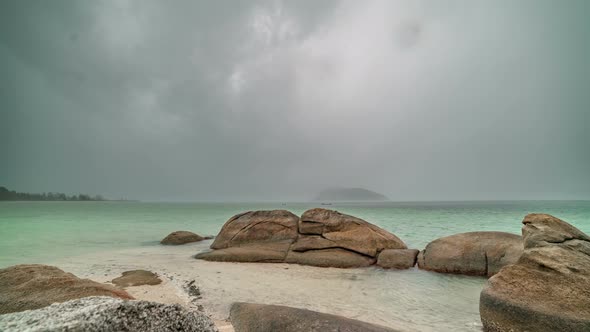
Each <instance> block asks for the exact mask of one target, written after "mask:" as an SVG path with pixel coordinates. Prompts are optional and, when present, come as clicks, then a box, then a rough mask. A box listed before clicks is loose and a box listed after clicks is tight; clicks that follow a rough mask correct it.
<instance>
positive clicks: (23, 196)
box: [0, 186, 106, 201]
mask: <svg viewBox="0 0 590 332" xmlns="http://www.w3.org/2000/svg"><path fill="white" fill-rule="evenodd" d="M105 200H106V199H105V198H104V197H102V196H101V195H95V196H91V195H87V194H78V195H66V194H64V193H52V192H48V193H40V194H35V193H21V192H16V191H14V190H8V189H7V188H6V187H2V186H0V201H105Z"/></svg>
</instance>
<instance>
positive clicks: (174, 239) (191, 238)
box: [160, 231, 207, 245]
mask: <svg viewBox="0 0 590 332" xmlns="http://www.w3.org/2000/svg"><path fill="white" fill-rule="evenodd" d="M206 239H207V237H203V236H200V235H198V234H195V233H193V232H189V231H176V232H172V233H170V234H168V236H166V237H165V238H164V239H162V241H160V243H161V244H166V245H180V244H186V243H192V242H199V241H203V240H206Z"/></svg>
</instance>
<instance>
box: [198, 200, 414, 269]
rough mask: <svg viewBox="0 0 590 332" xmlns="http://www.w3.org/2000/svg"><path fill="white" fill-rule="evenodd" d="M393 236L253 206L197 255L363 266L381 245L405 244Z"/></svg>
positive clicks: (347, 222)
mask: <svg viewBox="0 0 590 332" xmlns="http://www.w3.org/2000/svg"><path fill="white" fill-rule="evenodd" d="M404 248H406V245H405V244H404V243H403V241H401V240H400V239H399V238H398V237H397V236H395V235H393V234H391V233H389V232H387V231H385V230H383V229H381V228H379V227H377V226H375V225H372V224H370V223H368V222H366V221H364V220H362V219H359V218H356V217H353V216H349V215H345V214H342V213H339V212H337V211H333V210H326V209H311V210H308V211H306V212H305V213H303V215H302V216H301V219H300V218H298V217H297V216H296V215H294V214H292V213H291V212H289V211H285V210H274V211H253V212H252V211H251V212H246V213H242V214H238V215H236V216H234V217H232V218H231V219H230V220H228V221H227V222H226V223H225V224H224V225H223V228H222V229H221V231H220V232H219V235H218V236H217V237H216V239H215V242H213V244H212V245H211V249H216V250H214V251H211V252H206V253H200V254H198V255H196V256H195V257H196V258H199V259H204V260H209V261H224V262H285V263H295V264H302V265H312V266H321V267H340V268H352V267H364V266H369V265H372V264H374V263H375V261H376V256H377V255H378V253H379V252H381V251H382V250H384V249H404Z"/></svg>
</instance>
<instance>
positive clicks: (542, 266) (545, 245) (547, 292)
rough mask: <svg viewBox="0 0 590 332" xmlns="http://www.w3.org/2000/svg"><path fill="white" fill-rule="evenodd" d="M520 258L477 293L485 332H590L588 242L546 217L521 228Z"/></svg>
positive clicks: (533, 219) (531, 219) (530, 219)
mask: <svg viewBox="0 0 590 332" xmlns="http://www.w3.org/2000/svg"><path fill="white" fill-rule="evenodd" d="M522 223H523V224H524V226H523V228H522V234H523V238H524V252H523V254H522V255H521V256H520V258H519V260H518V261H517V262H516V264H513V265H509V266H506V267H504V268H503V269H502V270H500V272H498V273H497V274H496V275H495V276H493V277H492V278H490V279H489V280H488V282H487V284H486V286H485V287H484V289H483V291H482V292H481V296H480V304H479V308H480V314H481V321H482V323H483V326H484V330H485V331H494V332H504V331H515V332H516V331H536V332H550V331H570V332H575V331H580V332H581V331H590V237H589V236H588V235H586V234H584V233H583V232H581V231H580V230H578V229H577V228H575V227H574V226H572V225H570V224H568V223H567V222H565V221H563V220H560V219H558V218H555V217H553V216H550V215H547V214H529V215H527V216H526V217H525V218H524V220H523V222H522Z"/></svg>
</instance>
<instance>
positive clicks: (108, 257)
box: [0, 201, 590, 332]
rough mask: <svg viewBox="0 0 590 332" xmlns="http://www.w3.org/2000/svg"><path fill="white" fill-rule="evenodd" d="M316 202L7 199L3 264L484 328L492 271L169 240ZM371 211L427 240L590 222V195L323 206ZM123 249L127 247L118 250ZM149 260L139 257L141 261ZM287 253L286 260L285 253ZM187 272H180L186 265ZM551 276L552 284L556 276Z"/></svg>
mask: <svg viewBox="0 0 590 332" xmlns="http://www.w3.org/2000/svg"><path fill="white" fill-rule="evenodd" d="M316 206H317V205H316V204H310V203H286V204H285V205H283V204H281V203H252V204H249V203H231V204H230V203H224V204H222V203H218V204H204V203H136V202H3V203H0V267H4V266H9V265H14V264H20V263H48V264H52V263H54V262H57V265H58V266H60V267H62V268H64V269H65V270H66V271H71V272H74V273H75V274H77V275H86V276H88V275H89V274H90V275H91V276H101V275H103V274H105V273H111V272H109V271H111V269H117V271H119V270H121V271H125V270H126V269H130V268H137V266H139V267H141V268H148V269H152V270H153V269H155V270H157V271H164V272H166V273H168V274H170V275H172V274H174V275H175V280H181V279H182V278H186V280H189V279H193V278H194V279H195V280H197V282H198V283H199V284H200V286H201V287H202V288H201V289H202V290H203V291H204V292H205V293H206V294H207V296H205V297H204V298H203V300H201V301H202V302H201V303H202V304H203V306H204V307H205V308H208V310H209V313H210V314H212V315H213V316H214V317H215V318H216V319H218V320H223V319H226V318H227V316H228V308H229V305H230V304H231V303H232V302H235V301H246V302H258V303H275V304H283V305H290V306H295V307H301V308H309V309H312V310H317V311H322V312H329V313H334V314H339V315H343V316H346V317H351V318H356V319H360V320H364V321H368V322H374V323H377V324H381V325H385V326H391V327H394V328H397V329H399V330H401V331H420V332H423V331H428V332H431V331H432V332H434V331H437V332H438V331H453V332H458V331H465V332H474V331H481V322H480V317H479V309H478V308H479V293H480V291H481V289H482V287H483V285H484V283H485V278H481V277H470V276H460V275H449V274H440V273H433V272H427V271H422V270H419V269H409V270H403V271H395V270H383V269H380V268H375V267H371V268H366V269H350V270H348V269H324V268H314V267H300V266H289V267H288V268H287V267H281V266H279V265H281V264H234V263H217V264H221V265H216V264H209V262H204V261H198V260H194V259H192V258H191V256H192V255H194V254H195V253H197V252H198V251H202V250H206V248H207V243H197V244H193V245H187V246H180V247H163V246H160V245H159V240H160V239H162V238H163V237H164V236H166V235H167V234H168V233H170V232H172V231H175V230H190V231H194V232H197V233H200V234H205V235H215V234H217V233H218V231H219V229H220V228H221V226H222V225H223V223H224V222H225V221H226V220H227V219H229V218H230V217H231V216H233V215H234V214H236V213H239V212H241V211H247V210H258V209H288V210H290V211H292V212H294V213H296V214H301V213H302V212H303V211H305V210H306V209H308V208H311V207H316ZM324 207H327V208H331V209H336V210H338V211H341V212H343V213H347V214H351V215H354V216H358V217H361V218H363V219H365V220H367V221H369V222H372V223H374V224H377V225H379V226H381V227H383V228H384V229H386V230H389V231H391V232H393V233H395V234H396V235H397V236H398V237H400V238H401V239H402V240H404V241H405V242H406V244H407V245H408V247H410V248H417V249H423V248H424V246H425V245H426V244H427V243H428V242H430V241H432V240H434V239H436V238H439V237H442V236H446V235H451V234H455V233H460V232H468V231H478V230H498V231H506V232H512V233H517V234H519V233H520V229H521V220H522V218H523V217H524V216H525V215H526V214H527V213H531V212H543V213H550V214H553V215H555V216H557V217H559V218H561V219H563V220H565V221H568V222H569V223H571V224H573V225H574V226H576V227H578V228H579V229H580V230H582V231H584V232H586V233H590V202H589V201H560V202H557V201H534V202H533V201H531V202H522V201H518V202H435V203H423V202H422V203H379V204H367V203H365V204H334V205H331V206H324ZM119 249H120V250H119ZM137 264H139V265H137ZM285 265H286V264H285ZM178 273H180V274H178ZM548 286H550V285H548Z"/></svg>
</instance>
